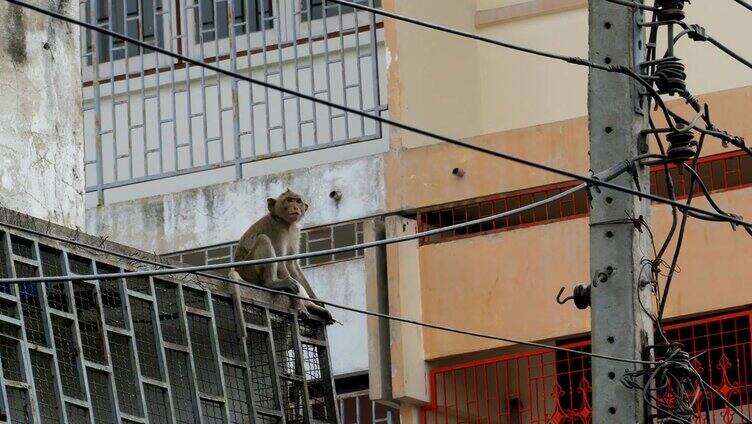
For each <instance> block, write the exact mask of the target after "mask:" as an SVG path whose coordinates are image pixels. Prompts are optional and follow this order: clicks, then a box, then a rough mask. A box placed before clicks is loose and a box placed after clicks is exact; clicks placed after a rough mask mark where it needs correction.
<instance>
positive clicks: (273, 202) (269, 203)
mask: <svg viewBox="0 0 752 424" xmlns="http://www.w3.org/2000/svg"><path fill="white" fill-rule="evenodd" d="M276 204H277V199H272V198H271V197H270V198H268V199H266V207H267V209H269V210H272V209H274V205H276Z"/></svg>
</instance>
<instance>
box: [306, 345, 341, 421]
mask: <svg viewBox="0 0 752 424" xmlns="http://www.w3.org/2000/svg"><path fill="white" fill-rule="evenodd" d="M301 346H302V349H303V367H304V368H305V379H306V383H307V385H308V397H309V399H310V404H311V413H312V414H313V419H315V420H319V421H323V422H335V416H336V415H337V411H336V408H335V404H334V391H332V380H331V379H332V374H331V371H330V367H329V357H328V355H327V351H326V348H325V347H323V346H318V345H313V344H308V343H301Z"/></svg>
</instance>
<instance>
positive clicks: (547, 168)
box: [5, 0, 752, 228]
mask: <svg viewBox="0 0 752 424" xmlns="http://www.w3.org/2000/svg"><path fill="white" fill-rule="evenodd" d="M5 1H6V2H8V3H11V4H15V5H17V6H20V7H24V8H28V9H30V10H34V11H36V12H39V13H41V14H44V15H47V16H50V17H53V18H56V19H60V20H62V21H65V22H69V23H72V24H74V25H78V26H81V27H84V28H87V29H90V30H92V31H95V32H99V33H102V34H106V35H109V36H111V37H115V38H118V39H120V40H123V41H126V42H129V43H132V44H135V45H137V46H140V47H142V48H146V49H149V50H152V51H155V52H157V53H161V54H164V55H166V56H170V57H173V58H175V59H179V60H182V61H184V62H186V63H190V64H192V65H196V66H201V67H204V68H206V69H209V70H212V71H214V72H217V73H220V74H223V75H227V76H229V77H232V78H236V79H239V80H241V81H246V82H248V83H252V84H257V85H260V86H262V87H266V88H270V89H273V90H277V91H279V92H282V93H285V94H289V95H292V96H297V97H300V98H302V99H305V100H308V101H311V102H314V103H318V104H322V105H324V106H328V107H332V108H335V109H339V110H342V111H344V112H347V113H352V114H354V115H358V116H362V117H365V118H369V119H373V120H375V121H378V122H381V123H383V124H388V125H391V126H394V127H396V128H401V129H403V130H406V131H410V132H413V133H415V134H418V135H422V136H425V137H429V138H433V139H436V140H440V141H443V142H446V143H449V144H452V145H456V146H460V147H464V148H467V149H471V150H475V151H477V152H480V153H484V154H488V155H491V156H495V157H498V158H501V159H505V160H508V161H511V162H515V163H518V164H521V165H525V166H529V167H532V168H536V169H540V170H544V171H547V172H551V173H554V174H558V175H562V176H565V177H568V178H573V179H576V180H579V181H583V182H586V183H588V184H589V185H595V186H600V187H605V188H609V189H612V190H616V191H621V192H624V193H628V194H631V195H634V196H639V197H644V198H647V199H650V200H654V201H656V202H659V203H665V204H668V205H673V206H675V207H677V208H679V209H681V210H690V211H694V212H697V213H699V214H702V215H703V216H708V217H712V218H717V219H720V220H722V221H726V222H730V223H734V224H738V225H742V226H745V227H751V228H752V224H751V223H748V222H745V221H744V220H742V219H739V218H737V217H736V216H735V215H734V216H727V215H722V214H720V213H717V212H712V211H707V210H704V209H701V208H697V207H694V206H689V205H685V204H683V203H680V202H677V201H674V200H669V199H666V198H664V197H660V196H656V195H654V194H651V193H643V192H641V191H639V190H635V189H631V188H628V187H623V186H620V185H617V184H612V183H608V182H605V181H601V180H598V179H597V178H592V177H586V176H582V175H579V174H576V173H573V172H570V171H566V170H562V169H559V168H555V167H553V166H549V165H545V164H542V163H538V162H535V161H532V160H528V159H524V158H520V157H517V156H514V155H511V154H508V153H503V152H498V151H495V150H491V149H488V148H485V147H481V146H476V145H474V144H470V143H467V142H464V141H461V140H458V139H454V138H451V137H449V136H445V135H441V134H437V133H433V132H431V131H428V130H424V129H420V128H418V127H415V126H412V125H409V124H405V123H402V122H399V121H394V120H392V119H389V118H384V117H381V116H379V115H378V113H375V114H371V113H368V112H365V111H362V110H359V109H355V108H352V107H349V106H344V105H340V104H337V103H334V102H331V101H329V100H325V99H320V98H318V97H316V96H313V95H309V94H305V93H301V92H298V91H295V90H292V89H289V88H285V87H280V86H277V85H274V84H271V83H268V82H266V81H263V80H258V79H255V78H252V77H247V76H245V75H241V74H239V73H236V72H232V71H229V70H226V69H223V68H221V67H219V66H216V65H212V64H210V63H205V62H203V61H200V60H196V59H192V58H190V57H187V56H184V55H182V54H178V53H174V52H172V51H170V50H167V49H165V48H162V47H159V46H155V45H151V44H149V43H146V42H143V41H141V40H138V39H135V38H132V37H129V36H126V35H122V34H119V33H117V32H114V31H111V30H109V29H105V28H100V27H98V26H96V25H93V24H90V23H87V22H83V21H80V20H77V19H74V18H71V17H68V16H66V15H64V14H62V13H58V12H54V11H51V10H49V9H45V8H42V7H38V6H35V5H32V4H29V3H26V2H23V1H20V0H5ZM598 66H599V67H598V69H601V67H600V65H598ZM608 70H612V71H614V72H620V73H624V74H626V75H630V76H632V77H633V78H635V79H637V80H638V81H642V82H641V84H646V88H647V89H648V90H649V91H650V92H651V93H652V95H653V96H654V98H655V100H656V102H657V103H658V104H663V101H662V99H661V97H660V96H659V95H658V93H657V92H655V90H654V89H653V87H652V86H651V85H650V84H649V83H647V82H646V81H644V79H642V78H641V77H640V76H639V75H638V74H636V73H635V72H634V71H632V70H631V69H629V68H626V67H623V66H609V67H608ZM662 109H663V110H664V113H665V114H666V115H667V116H669V119H668V121H669V124H670V125H673V124H672V123H671V122H670V121H671V119H670V116H674V117H676V116H677V115H675V114H673V113H672V112H670V111H668V109H667V108H665V104H663V107H662ZM674 128H675V127H674ZM695 128H696V127H695ZM705 131H707V130H705ZM713 135H716V136H723V134H720V135H717V134H713Z"/></svg>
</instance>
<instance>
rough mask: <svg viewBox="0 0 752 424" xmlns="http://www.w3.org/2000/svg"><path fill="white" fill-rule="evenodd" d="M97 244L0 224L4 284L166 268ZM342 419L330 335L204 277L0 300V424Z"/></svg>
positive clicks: (4, 214) (0, 291) (261, 298)
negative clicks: (9, 280) (18, 279)
mask: <svg viewBox="0 0 752 424" xmlns="http://www.w3.org/2000/svg"><path fill="white" fill-rule="evenodd" d="M28 230H32V231H37V232H40V233H42V234H43V235H39V234H37V235H34V234H31V233H29V231H28ZM46 234H54V235H55V236H57V237H62V238H63V239H70V240H78V241H80V242H84V243H86V244H88V245H96V246H103V247H104V248H106V249H107V250H108V251H110V252H115V254H104V253H100V252H96V251H94V250H91V249H88V248H85V247H81V246H78V245H75V244H73V243H68V242H61V241H56V240H53V239H49V238H47V237H45V235H46ZM97 240H99V239H97V238H95V237H92V236H88V235H85V234H81V233H78V232H74V231H72V230H68V229H65V228H62V227H56V226H54V225H50V224H48V223H46V222H42V221H40V220H36V219H33V218H29V217H28V216H25V215H22V214H19V213H15V212H12V211H8V210H0V276H2V277H4V278H8V277H29V276H65V275H74V274H78V275H83V274H102V273H111V272H118V271H129V270H137V269H153V268H154V267H149V266H148V265H144V264H143V263H140V262H139V261H136V260H132V259H125V258H123V257H122V255H126V256H130V257H140V258H148V259H149V260H152V261H156V260H158V259H157V258H156V257H155V256H152V255H149V254H146V253H144V252H139V251H137V250H135V249H130V248H126V247H125V246H121V245H117V244H115V243H111V242H103V241H102V240H99V241H97ZM118 254H119V255H121V256H118ZM338 416H339V415H338V412H337V402H336V400H335V390H334V382H333V379H332V375H331V363H330V358H329V351H328V344H327V338H326V328H325V326H324V325H323V323H321V322H318V321H305V322H303V321H299V320H298V318H297V316H296V315H295V314H294V313H293V312H292V311H291V310H290V304H289V300H288V299H286V298H279V297H272V296H270V295H268V294H266V293H262V292H258V291H256V290H253V289H247V288H242V289H240V288H236V287H227V286H224V285H222V284H220V283H219V282H218V281H216V280H213V279H211V278H204V277H198V276H182V277H181V278H172V277H165V278H156V277H155V278H127V279H117V280H102V281H99V282H97V281H82V282H70V281H68V282H49V283H42V284H30V283H21V284H15V285H6V286H2V287H0V422H7V423H69V424H78V423H96V424H99V423H172V424H180V423H197V424H198V423H201V424H214V423H270V424H271V423H275V424H304V423H334V424H336V423H337V422H338Z"/></svg>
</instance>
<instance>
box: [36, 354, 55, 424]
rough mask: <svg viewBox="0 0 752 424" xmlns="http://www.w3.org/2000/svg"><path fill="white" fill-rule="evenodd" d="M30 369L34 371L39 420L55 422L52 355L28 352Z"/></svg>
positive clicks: (50, 423)
mask: <svg viewBox="0 0 752 424" xmlns="http://www.w3.org/2000/svg"><path fill="white" fill-rule="evenodd" d="M29 356H30V357H31V358H30V359H31V369H32V371H33V373H34V389H35V390H36V393H35V395H36V399H37V405H38V407H39V415H40V418H41V421H42V422H43V423H45V424H47V423H49V424H55V423H58V422H59V421H60V412H59V407H58V400H57V394H56V390H55V380H54V378H52V377H53V376H54V375H55V373H54V372H53V371H52V356H49V355H47V354H44V353H40V352H29Z"/></svg>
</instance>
